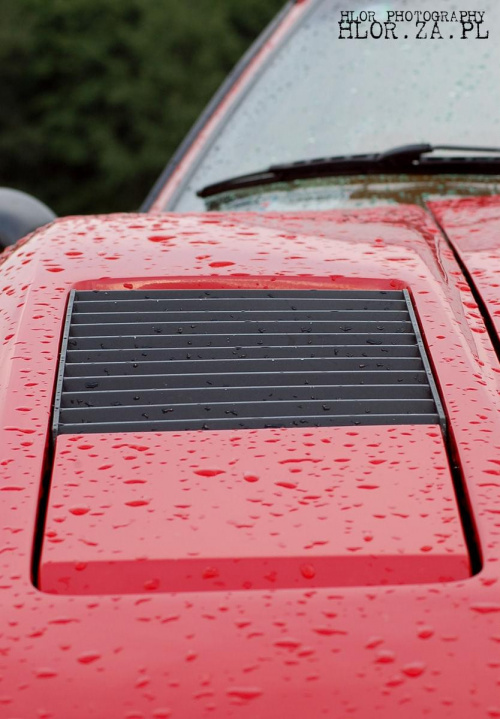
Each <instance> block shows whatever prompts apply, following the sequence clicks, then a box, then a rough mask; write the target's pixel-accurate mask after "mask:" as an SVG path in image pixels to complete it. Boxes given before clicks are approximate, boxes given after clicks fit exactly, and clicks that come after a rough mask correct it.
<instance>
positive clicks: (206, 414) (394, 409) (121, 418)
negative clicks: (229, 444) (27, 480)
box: [61, 395, 434, 423]
mask: <svg viewBox="0 0 500 719" xmlns="http://www.w3.org/2000/svg"><path fill="white" fill-rule="evenodd" d="M433 410H434V402H433V400H432V398H431V399H406V398H405V399H378V398H377V399H355V400H351V399H341V400H335V399H333V397H328V395H327V397H325V398H323V399H321V400H315V401H313V400H309V401H307V400H295V399H286V400H279V401H278V402H275V401H272V400H267V401H266V400H261V401H259V402H249V401H243V402H242V401H240V402H238V403H235V402H233V401H229V402H228V401H226V402H224V401H219V402H210V403H208V402H205V403H200V402H196V403H189V402H186V403H182V404H173V403H170V404H168V403H166V404H164V405H149V406H147V407H129V406H128V407H106V408H103V407H94V408H92V407H80V408H77V409H62V410H61V422H63V423H66V422H69V423H71V422H72V419H71V418H72V417H76V418H77V419H78V420H79V421H80V422H83V423H87V422H117V423H121V422H141V421H142V420H143V419H145V420H148V421H151V422H152V421H155V422H156V421H157V420H162V419H178V420H179V421H181V420H185V419H199V418H200V417H203V418H210V419H211V418H213V419H224V418H226V417H235V418H237V417H240V416H243V417H262V418H263V419H265V418H266V417H280V416H281V417H300V416H301V415H303V414H307V415H316V416H322V415H326V416H328V415H330V414H331V415H338V414H342V415H346V414H349V415H352V416H356V417H357V416H363V415H367V414H399V415H405V414H419V413H423V414H432V412H433Z"/></svg>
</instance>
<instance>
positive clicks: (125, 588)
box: [0, 3, 500, 719]
mask: <svg viewBox="0 0 500 719" xmlns="http://www.w3.org/2000/svg"><path fill="white" fill-rule="evenodd" d="M305 5H307V3H305V4H299V3H297V4H296V5H294V6H292V8H291V9H290V11H289V13H288V14H286V15H285V16H284V19H282V24H281V25H279V26H278V28H277V29H276V30H275V32H276V33H277V35H279V33H280V32H283V31H284V30H285V29H286V26H287V24H288V23H292V22H294V20H295V19H296V16H298V15H299V14H300V12H301V11H302V7H303V6H305ZM277 35H273V36H272V38H271V39H270V40H269V43H270V44H272V42H273V41H275V40H276V37H277ZM273 38H274V40H273ZM268 47H269V46H266V45H265V46H264V47H262V49H261V50H260V54H258V55H257V56H256V57H255V58H254V60H253V61H252V62H251V63H250V64H249V65H248V67H247V69H246V70H245V72H244V73H243V75H242V76H241V77H240V80H239V81H238V82H239V83H244V82H245V78H246V77H247V76H248V77H249V75H247V74H251V73H252V72H253V71H255V67H256V65H257V64H258V63H259V62H260V61H261V59H262V58H263V56H264V55H265V53H266V51H267V48H268ZM238 91H239V90H238V85H237V86H236V87H235V88H234V90H233V92H234V93H237V92H238ZM230 102H231V94H229V95H228V97H227V98H226V99H225V100H224V102H223V103H222V105H221V106H220V108H219V109H218V110H217V112H225V111H226V109H227V106H228V103H230ZM209 122H210V121H209ZM207 127H208V126H207ZM206 131H207V132H208V131H209V130H208V129H207V130H206ZM203 137H204V134H203V132H202V133H201V134H200V136H199V138H198V140H197V142H196V143H195V144H194V145H193V148H192V149H191V150H190V151H189V152H187V153H186V155H185V159H184V160H183V161H182V162H181V163H180V164H179V168H178V171H177V173H178V174H175V173H174V174H173V175H172V176H171V178H170V180H169V181H168V182H167V184H166V185H165V187H164V189H163V190H162V191H161V193H160V194H159V196H158V200H157V201H156V203H155V204H153V205H152V208H151V209H152V211H151V212H149V213H142V214H123V215H113V216H101V217H76V218H67V219H60V220H57V221H55V222H54V223H53V224H51V225H50V226H48V227H47V228H44V229H42V230H39V231H37V232H35V233H34V234H33V235H32V236H30V237H28V238H26V239H25V240H23V241H21V242H20V243H19V244H18V245H17V246H16V247H15V248H14V249H13V250H9V251H6V252H4V253H3V255H1V256H0V297H1V305H0V367H1V368H2V371H1V373H0V447H1V448H2V451H1V457H0V505H1V509H0V512H1V516H2V522H1V523H0V524H1V528H0V538H1V541H0V554H1V557H0V564H1V593H0V600H1V603H2V604H1V612H0V623H1V629H0V637H1V639H0V717H2V719H3V718H5V719H28V718H31V717H40V718H44V719H49V718H56V717H57V718H61V719H89V718H90V717H97V718H98V719H105V718H108V717H109V718H113V719H114V718H115V717H117V718H118V717H120V718H121V717H123V718H124V719H125V718H126V719H143V718H149V717H154V718H155V719H159V718H161V717H182V718H185V717H193V718H194V717H202V716H205V715H206V716H210V715H212V716H216V717H252V718H255V717H259V719H270V718H271V717H273V718H275V717H303V716H305V715H308V716H311V717H321V716H330V717H335V718H336V719H341V718H342V719H343V718H344V717H351V716H352V717H359V718H361V719H372V718H374V717H384V719H388V718H393V717H394V718H395V717H400V716H402V715H404V716H405V717H407V718H408V719H410V718H415V719H416V718H417V717H418V718H420V717H425V716H429V717H434V718H439V719H441V718H443V717H453V719H476V718H477V719H479V717H495V716H500V623H499V622H500V582H499V576H500V574H499V572H500V570H499V560H500V543H499V536H500V413H499V409H500V393H499V390H500V363H499V359H498V354H497V351H496V349H497V347H498V342H499V339H498V332H499V327H500V325H499V322H500V320H499V316H500V315H499V312H500V310H499V301H498V282H499V280H498V277H499V276H500V259H499V258H500V246H499V245H500V239H499V238H500V198H499V197H488V198H475V199H474V198H473V199H452V200H441V201H435V202H432V203H429V204H428V205H427V206H426V207H425V208H422V207H417V206H414V205H400V206H399V207H397V208H394V207H390V208H389V207H375V208H370V209H359V210H345V211H343V210H332V211H325V212H309V213H308V212H297V213H293V214H291V213H288V214H286V213H281V214H280V213H266V214H258V213H210V214H190V215H180V214H174V213H172V214H169V213H162V212H159V211H160V210H161V208H162V207H163V206H164V203H165V202H166V200H167V197H168V194H169V192H170V191H171V190H172V188H173V187H175V184H176V183H177V181H178V178H179V177H180V176H181V175H182V173H183V172H184V171H185V169H186V167H187V166H188V164H189V161H190V159H189V158H190V157H191V153H192V154H193V155H194V154H195V153H196V152H198V151H199V149H200V147H201V146H202V143H203ZM459 260H460V261H459ZM75 289H76V290H101V291H102V290H125V291H134V290H158V289H163V290H165V289H169V290H174V291H181V290H186V289H200V290H232V291H241V290H256V289H259V290H269V291H276V290H292V291H295V292H297V293H301V292H303V291H305V290H332V291H336V290H381V291H394V290H407V291H408V293H409V294H410V296H411V299H412V303H413V307H414V309H415V312H416V315H417V318H418V323H419V326H420V330H421V332H422V336H423V338H424V343H425V347H426V351H427V354H428V357H429V361H430V363H431V365H432V371H433V375H434V379H435V381H436V383H437V386H438V389H439V394H440V397H441V401H442V403H443V406H444V409H445V413H446V417H447V422H448V436H447V437H445V435H444V434H443V432H442V431H441V429H440V427H439V426H438V425H426V424H419V425H417V424H416V425H413V424H402V425H398V424H386V425H380V426H379V425H373V426H361V427H359V426H338V427H324V426H323V427H307V428H300V427H297V428H289V427H279V428H260V429H242V430H239V429H231V430H202V431H183V432H142V433H138V432H99V433H90V434H88V433H83V434H72V433H69V434H60V435H59V436H57V438H56V440H55V442H52V441H51V419H52V413H53V400H54V393H55V389H56V383H57V373H58V359H59V354H60V349H61V341H62V336H63V327H64V322H65V316H66V310H67V305H68V297H69V293H70V292H71V291H72V290H75ZM478 303H479V304H478ZM186 497H188V499H186Z"/></svg>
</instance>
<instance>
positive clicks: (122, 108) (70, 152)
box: [0, 0, 284, 215]
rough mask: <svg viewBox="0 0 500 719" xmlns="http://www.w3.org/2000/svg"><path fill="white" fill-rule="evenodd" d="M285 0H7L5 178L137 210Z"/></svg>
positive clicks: (1, 95)
mask: <svg viewBox="0 0 500 719" xmlns="http://www.w3.org/2000/svg"><path fill="white" fill-rule="evenodd" d="M283 3H284V0H3V2H2V15H1V22H0V185H4V186H9V187H15V188H17V189H21V190H25V191H26V192H30V193H32V194H34V195H36V196H37V197H38V198H39V199H41V200H43V201H44V202H46V203H47V204H48V205H49V206H51V207H52V208H53V209H54V211H55V212H56V213H58V214H60V215H64V214H77V213H90V212H112V211H121V210H125V211H130V210H135V209H136V208H137V207H138V206H139V205H140V204H141V202H142V200H143V199H144V197H145V196H146V194H147V192H148V191H149V189H150V187H151V186H152V184H153V183H154V181H155V179H156V177H157V176H158V174H159V173H160V171H161V170H162V168H163V166H164V165H165V164H166V162H167V160H168V159H169V157H170V155H171V154H172V153H173V151H174V150H175V148H176V147H177V145H178V144H179V142H180V141H181V140H182V138H183V136H184V135H185V134H186V132H187V131H188V130H189V127H190V126H191V124H192V123H193V122H194V121H195V120H196V117H197V116H198V114H199V113H200V112H201V110H202V109H203V107H204V105H205V104H206V102H207V101H208V100H209V99H210V97H211V95H212V94H213V93H214V91H215V90H216V89H217V87H218V86H219V85H220V83H221V82H222V81H223V80H224V78H225V76H226V75H227V73H228V72H229V71H230V70H231V68H232V67H233V66H234V64H235V63H236V61H237V60H238V59H239V57H240V56H241V55H242V54H243V52H244V51H245V49H246V48H247V47H248V45H249V44H250V43H251V42H252V41H253V39H254V38H255V37H256V36H257V35H258V33H259V32H260V31H261V30H262V29H263V28H264V27H265V25H266V24H267V23H268V22H269V21H270V20H271V19H272V17H273V16H274V14H275V13H276V12H277V11H278V10H279V9H280V8H281V7H282V5H283Z"/></svg>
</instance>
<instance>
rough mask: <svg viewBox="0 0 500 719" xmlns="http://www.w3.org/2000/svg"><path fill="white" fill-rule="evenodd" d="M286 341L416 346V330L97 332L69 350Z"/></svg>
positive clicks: (74, 341)
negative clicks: (252, 332) (394, 332)
mask: <svg viewBox="0 0 500 719" xmlns="http://www.w3.org/2000/svg"><path fill="white" fill-rule="evenodd" d="M284 343H287V344H289V345H290V346H299V347H300V346H312V347H316V346H323V347H324V346H325V345H330V346H333V347H336V346H338V345H342V346H345V345H346V343H349V345H350V346H351V347H354V346H359V347H373V346H377V345H379V346H394V347H397V346H399V345H415V346H416V342H415V337H414V335H413V334H412V333H410V332H406V333H399V334H391V333H389V332H386V333H381V332H372V333H370V334H354V333H352V332H341V333H340V334H334V333H327V332H326V333H325V332H323V333H316V332H315V333H312V332H300V333H298V334H297V333H291V332H288V333H286V332H274V333H273V334H270V333H266V334H261V333H259V332H256V333H254V334H247V333H245V334H238V335H236V334H234V333H229V334H226V335H224V334H213V333H212V334H209V335H202V334H198V335H193V334H174V335H161V334H155V335H142V336H141V335H136V334H135V335H134V334H132V335H129V334H124V333H123V334H116V335H114V336H112V337H111V336H109V334H108V335H97V336H96V335H93V336H88V337H69V338H68V348H69V349H116V348H123V349H128V348H130V347H135V348H140V347H166V348H174V349H176V348H179V347H181V348H182V347H185V348H187V349H190V348H191V349H192V348H196V347H220V346H226V347H235V346H240V345H242V344H243V345H245V346H248V347H259V346H264V345H265V346H267V347H274V346H282V345H283V344H284Z"/></svg>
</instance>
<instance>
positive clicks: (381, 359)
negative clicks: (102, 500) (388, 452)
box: [53, 290, 444, 435]
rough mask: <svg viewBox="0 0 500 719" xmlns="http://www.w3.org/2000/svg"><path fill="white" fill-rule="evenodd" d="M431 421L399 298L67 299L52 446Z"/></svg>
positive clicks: (428, 386) (426, 373) (437, 406)
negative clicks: (63, 437) (93, 437)
mask: <svg viewBox="0 0 500 719" xmlns="http://www.w3.org/2000/svg"><path fill="white" fill-rule="evenodd" d="M435 423H441V425H442V426H443V427H444V415H443V411H442V407H441V403H440V400H439V397H438V395H437V392H436V388H435V385H434V381H433V379H432V375H431V371H430V367H429V363H428V360H427V358H426V355H425V350H424V347H423V344H422V340H421V337H420V332H419V329H418V324H417V321H416V318H415V315H414V312H413V308H412V305H411V301H410V298H409V295H408V293H407V292H406V291H391V292H383V291H340V290H336V291H315V290H308V291H302V290H285V291H268V290H248V291H240V290H210V291H205V290H152V291H139V290H129V291H86V292H72V293H71V296H70V301H69V307H68V313H67V320H66V325H65V331H64V337H63V344H62V350H61V361H60V367H59V376H58V383H57V389H56V397H55V409H54V425H53V430H54V435H57V434H61V433H75V434H76V433H82V432H120V431H122V432H126V431H130V432H143V431H168V430H175V431H179V430H192V429H235V428H256V427H261V428H262V427H307V426H329V425H366V424H435Z"/></svg>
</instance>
